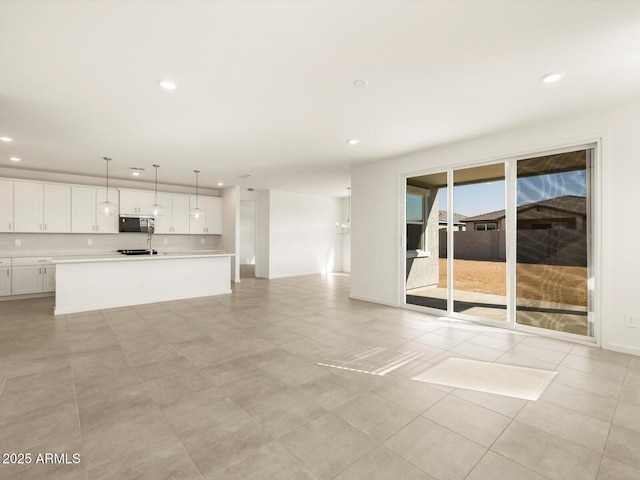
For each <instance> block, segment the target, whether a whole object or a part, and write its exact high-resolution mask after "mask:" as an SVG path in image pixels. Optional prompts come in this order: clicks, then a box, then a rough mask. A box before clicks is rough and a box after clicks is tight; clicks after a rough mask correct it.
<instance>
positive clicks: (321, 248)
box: [258, 190, 342, 278]
mask: <svg viewBox="0 0 640 480" xmlns="http://www.w3.org/2000/svg"><path fill="white" fill-rule="evenodd" d="M265 195H266V196H268V202H267V203H268V208H264V205H263V203H264V201H263V198H262V197H261V198H260V200H259V215H258V229H259V234H260V230H262V231H263V232H262V233H264V225H263V224H262V222H263V221H264V215H265V214H267V215H268V257H269V262H268V274H267V275H266V276H267V278H281V277H293V276H297V275H311V274H316V273H326V272H333V271H341V269H342V238H341V236H339V235H338V234H337V232H336V222H338V221H339V220H340V217H341V214H342V212H341V204H340V200H339V199H337V198H332V197H322V196H317V195H304V194H300V193H292V192H283V191H280V190H270V191H268V192H265ZM261 243H262V242H261V240H260V239H259V240H258V244H259V249H258V250H259V251H261V250H262V249H261V248H260V245H261ZM263 274H264V271H263V270H262V269H261V271H260V275H258V276H263Z"/></svg>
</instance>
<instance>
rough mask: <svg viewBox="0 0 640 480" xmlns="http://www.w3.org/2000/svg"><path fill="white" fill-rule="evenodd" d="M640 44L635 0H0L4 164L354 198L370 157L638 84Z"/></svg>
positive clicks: (491, 128)
mask: <svg viewBox="0 0 640 480" xmlns="http://www.w3.org/2000/svg"><path fill="white" fill-rule="evenodd" d="M639 52H640V2H632V1H626V2H613V1H603V2H592V1H588V2H576V1H571V2H560V1H555V2H547V1H535V2H522V1H520V2H502V1H500V2H482V1H472V2H452V1H445V2H440V1H431V2H418V1H409V2H403V1H376V2H373V1H354V2H349V1H344V2H337V1H336V2H315V1H314V2H311V1H308V2H303V1H295V2H284V1H279V2H273V1H256V2H248V1H246V2H232V1H229V2H223V1H218V2H202V1H199V2H187V1H180V2H173V1H164V2H124V1H122V2H121V1H104V2H97V1H93V2H60V1H56V2H53V1H45V2H22V1H18V2H15V1H2V2H0V136H1V135H7V136H10V137H12V138H14V141H13V142H12V143H10V144H7V143H1V142H0V166H12V167H17V168H25V169H37V170H45V171H58V172H69V173H80V174H87V175H102V172H103V171H104V162H101V161H100V159H101V157H103V156H105V155H106V156H110V157H113V162H112V165H111V170H112V173H113V175H114V176H116V177H120V178H131V177H130V176H128V168H129V167H131V166H138V167H144V168H146V169H147V170H146V178H147V179H149V180H151V179H152V170H153V168H152V167H151V165H152V164H153V163H159V164H160V165H161V168H160V173H159V176H160V182H162V183H173V184H182V185H191V184H193V181H194V174H193V173H192V172H193V170H194V169H199V170H202V174H201V178H200V180H201V183H202V184H204V185H206V186H209V187H214V188H215V185H216V183H217V182H218V181H223V182H225V184H238V185H241V186H246V187H255V188H277V189H284V190H291V191H300V192H308V193H320V194H325V195H342V196H344V195H346V187H347V186H348V185H349V168H350V166H351V165H354V164H357V163H361V162H368V161H375V160H379V159H382V158H387V157H391V156H395V155H398V154H402V153H406V152H410V151H414V150H418V149H421V148H426V147H431V146H435V145H439V144H443V143H448V142H452V141H456V140H461V139H465V138H470V137H475V136H479V135H484V134H488V133H491V132H495V131H500V130H506V129H510V128H515V127H518V126H522V125H525V124H531V123H535V122H543V121H545V120H547V119H552V118H556V117H561V116H567V115H571V114H574V113H577V112H581V111H585V110H597V109H598V108H601V107H603V106H605V105H609V104H615V103H622V102H625V101H629V100H630V99H637V98H639V97H640V88H638V86H639V85H640V54H639ZM557 70H561V71H565V72H567V76H566V77H565V78H564V79H563V80H562V81H560V82H558V83H556V84H552V85H545V84H542V83H541V82H539V81H538V79H539V77H540V76H541V75H543V74H545V73H548V72H551V71H557ZM165 77H168V78H171V79H174V80H176V81H177V82H178V84H179V88H178V89H177V90H175V91H173V92H167V91H164V90H162V89H161V88H160V87H159V86H158V84H157V83H156V82H157V81H158V80H159V79H161V78H165ZM356 79H366V80H367V81H368V82H369V86H368V87H366V88H362V89H357V88H354V87H353V85H352V84H353V81H354V80H356ZM349 138H358V139H360V141H361V142H360V144H358V145H356V146H350V145H347V143H346V140H347V139H349ZM12 155H15V156H19V157H21V158H22V162H20V163H19V164H14V163H12V162H10V161H9V160H8V158H7V157H9V156H12ZM245 173H250V174H253V175H254V176H253V177H252V178H250V179H246V180H242V179H239V178H238V176H239V175H241V174H245Z"/></svg>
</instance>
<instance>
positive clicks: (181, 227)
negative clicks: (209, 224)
mask: <svg viewBox="0 0 640 480" xmlns="http://www.w3.org/2000/svg"><path fill="white" fill-rule="evenodd" d="M154 201H155V198H154ZM158 203H159V204H160V205H162V206H163V207H164V215H160V216H158V217H156V224H155V233H160V234H174V233H175V234H178V233H183V234H188V233H189V196H188V195H176V194H172V193H158Z"/></svg>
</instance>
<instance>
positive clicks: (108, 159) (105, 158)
mask: <svg viewBox="0 0 640 480" xmlns="http://www.w3.org/2000/svg"><path fill="white" fill-rule="evenodd" d="M102 159H103V160H104V161H105V162H107V201H109V162H110V161H111V159H110V158H109V157H102Z"/></svg>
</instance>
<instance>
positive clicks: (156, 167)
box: [153, 163, 160, 205]
mask: <svg viewBox="0 0 640 480" xmlns="http://www.w3.org/2000/svg"><path fill="white" fill-rule="evenodd" d="M159 166H160V165H156V164H155V163H154V164H153V167H154V168H155V169H156V205H157V204H158V167H159Z"/></svg>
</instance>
